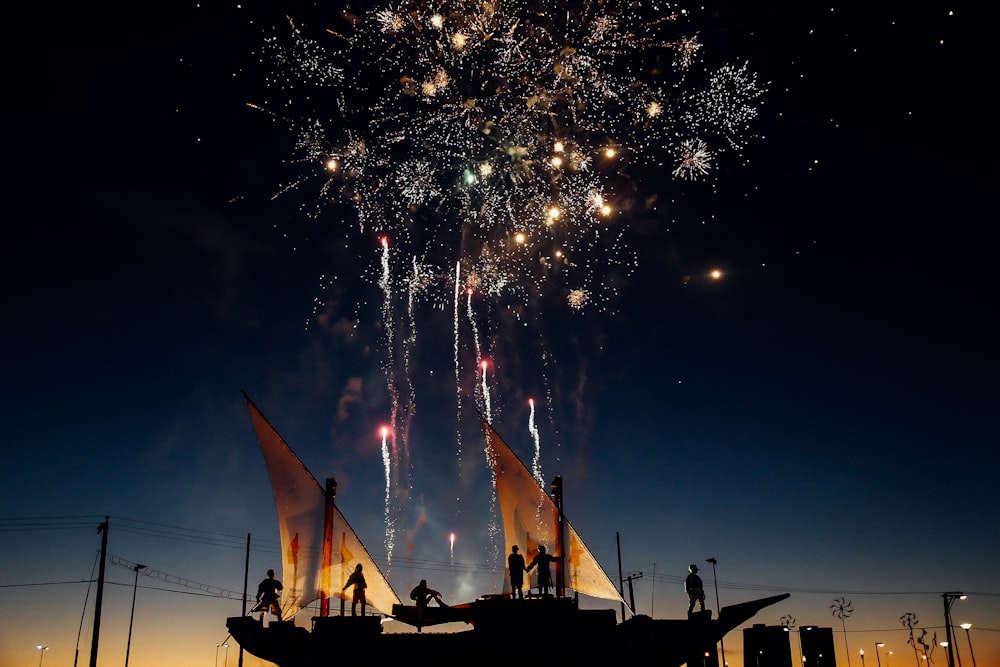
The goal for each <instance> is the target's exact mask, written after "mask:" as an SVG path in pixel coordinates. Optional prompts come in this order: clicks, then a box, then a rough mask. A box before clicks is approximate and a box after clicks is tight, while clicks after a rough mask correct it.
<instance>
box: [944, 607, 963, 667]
mask: <svg viewBox="0 0 1000 667" xmlns="http://www.w3.org/2000/svg"><path fill="white" fill-rule="evenodd" d="M965 597H966V596H965V593H961V592H955V591H952V592H949V593H942V594H941V599H942V600H944V633H945V638H946V641H947V642H948V667H955V652H954V649H952V647H951V645H952V644H953V643H954V642H953V641H952V639H951V606H952V605H953V604H955V600H964V599H965Z"/></svg>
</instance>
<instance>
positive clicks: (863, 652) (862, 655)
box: [858, 648, 865, 667]
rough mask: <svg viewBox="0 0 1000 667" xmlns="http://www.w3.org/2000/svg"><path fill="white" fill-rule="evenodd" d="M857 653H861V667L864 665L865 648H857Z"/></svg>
mask: <svg viewBox="0 0 1000 667" xmlns="http://www.w3.org/2000/svg"><path fill="white" fill-rule="evenodd" d="M858 653H860V654H861V667H865V650H864V649H863V648H859V649H858Z"/></svg>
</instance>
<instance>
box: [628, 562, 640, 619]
mask: <svg viewBox="0 0 1000 667" xmlns="http://www.w3.org/2000/svg"><path fill="white" fill-rule="evenodd" d="M627 578H628V603H629V605H631V607H632V618H635V591H633V590H632V581H633V580H635V579H642V572H640V573H639V574H630V575H628V577H627Z"/></svg>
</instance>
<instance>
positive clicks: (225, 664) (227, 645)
mask: <svg viewBox="0 0 1000 667" xmlns="http://www.w3.org/2000/svg"><path fill="white" fill-rule="evenodd" d="M222 648H224V649H226V653H225V658H224V660H225V662H223V663H222V664H223V665H224V667H229V642H226V643H225V644H223V645H222Z"/></svg>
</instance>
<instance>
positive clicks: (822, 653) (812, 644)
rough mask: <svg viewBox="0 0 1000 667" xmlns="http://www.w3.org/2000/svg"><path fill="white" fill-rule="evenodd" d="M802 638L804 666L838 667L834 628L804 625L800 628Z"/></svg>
mask: <svg viewBox="0 0 1000 667" xmlns="http://www.w3.org/2000/svg"><path fill="white" fill-rule="evenodd" d="M799 637H800V638H801V640H802V667H837V656H836V654H835V653H834V651H833V630H832V629H831V628H819V627H816V626H815V625H804V626H802V627H801V628H799Z"/></svg>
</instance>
